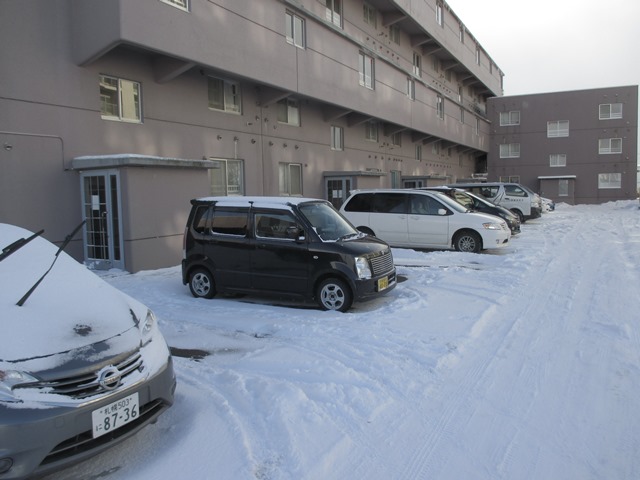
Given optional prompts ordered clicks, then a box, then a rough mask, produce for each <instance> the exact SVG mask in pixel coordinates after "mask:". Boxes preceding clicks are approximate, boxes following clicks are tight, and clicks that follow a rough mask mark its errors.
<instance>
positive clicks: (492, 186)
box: [448, 182, 542, 223]
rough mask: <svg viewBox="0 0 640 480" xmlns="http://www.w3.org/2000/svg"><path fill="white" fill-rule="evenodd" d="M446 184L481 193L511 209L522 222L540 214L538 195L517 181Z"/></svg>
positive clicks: (540, 204) (540, 201) (540, 203)
mask: <svg viewBox="0 0 640 480" xmlns="http://www.w3.org/2000/svg"><path fill="white" fill-rule="evenodd" d="M448 186H449V187H455V188H462V189H464V190H468V191H469V192H471V193H475V194H476V195H482V196H483V197H484V198H486V199H487V200H489V201H490V202H491V203H494V204H496V205H500V206H501V207H504V208H508V209H509V210H511V211H512V212H513V213H515V214H516V215H518V217H520V222H522V223H524V222H525V221H527V220H531V219H533V218H539V217H540V216H541V215H542V200H541V199H540V196H539V195H538V194H537V193H535V192H533V191H531V190H530V189H528V188H527V187H525V186H523V185H520V184H519V183H502V182H493V183H454V184H451V185H448Z"/></svg>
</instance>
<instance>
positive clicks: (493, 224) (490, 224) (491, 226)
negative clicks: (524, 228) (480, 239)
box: [482, 222, 502, 230]
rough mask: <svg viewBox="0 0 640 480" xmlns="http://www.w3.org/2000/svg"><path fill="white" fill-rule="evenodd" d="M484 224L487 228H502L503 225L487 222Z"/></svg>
mask: <svg viewBox="0 0 640 480" xmlns="http://www.w3.org/2000/svg"><path fill="white" fill-rule="evenodd" d="M482 226H483V227H484V228H486V229H487V230H502V227H501V226H500V224H499V223H493V222H487V223H483V224H482Z"/></svg>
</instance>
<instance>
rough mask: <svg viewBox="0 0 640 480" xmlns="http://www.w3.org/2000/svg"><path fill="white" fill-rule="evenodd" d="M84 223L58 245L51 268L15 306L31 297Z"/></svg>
mask: <svg viewBox="0 0 640 480" xmlns="http://www.w3.org/2000/svg"><path fill="white" fill-rule="evenodd" d="M85 223H86V220H83V221H82V223H80V225H78V226H77V227H76V228H75V230H74V231H73V232H71V233H70V234H69V235H67V236H66V237H65V239H64V242H62V245H60V248H59V249H58V251H57V252H56V254H55V258H54V259H53V262H51V266H50V267H49V269H48V270H47V271H46V272H44V275H42V276H41V277H40V279H39V280H38V281H37V282H36V283H34V284H33V287H31V288H30V289H29V291H28V292H27V293H25V294H24V296H23V297H22V298H21V299H20V300H18V303H16V305H18V306H19V307H21V306H22V305H24V302H26V301H27V299H28V298H29V297H30V296H31V294H32V293H33V292H34V290H35V289H36V288H38V285H40V282H42V280H44V277H46V276H47V274H48V273H49V272H50V271H51V269H52V268H53V265H54V264H55V263H56V260H58V255H60V252H61V251H63V250H64V248H65V247H66V246H67V244H68V243H69V242H70V241H71V239H72V238H73V237H74V236H75V234H76V233H78V230H80V229H81V228H82V226H83V225H84V224H85ZM43 231H44V230H43ZM40 233H42V232H40ZM9 246H11V245H9Z"/></svg>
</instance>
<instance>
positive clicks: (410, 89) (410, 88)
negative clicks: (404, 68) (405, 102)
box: [407, 77, 416, 100]
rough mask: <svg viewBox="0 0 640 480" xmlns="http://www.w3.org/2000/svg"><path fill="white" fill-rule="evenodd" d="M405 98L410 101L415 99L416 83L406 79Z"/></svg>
mask: <svg viewBox="0 0 640 480" xmlns="http://www.w3.org/2000/svg"><path fill="white" fill-rule="evenodd" d="M407 97H409V98H410V99H411V100H415V99H416V82H415V80H414V79H413V78H411V77H409V78H407Z"/></svg>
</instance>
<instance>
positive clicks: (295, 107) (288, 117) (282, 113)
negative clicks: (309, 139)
mask: <svg viewBox="0 0 640 480" xmlns="http://www.w3.org/2000/svg"><path fill="white" fill-rule="evenodd" d="M278 122H280V123H286V124H287V125H293V126H295V127H299V126H300V102H299V101H298V100H297V99H295V98H283V99H282V100H280V101H278Z"/></svg>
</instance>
